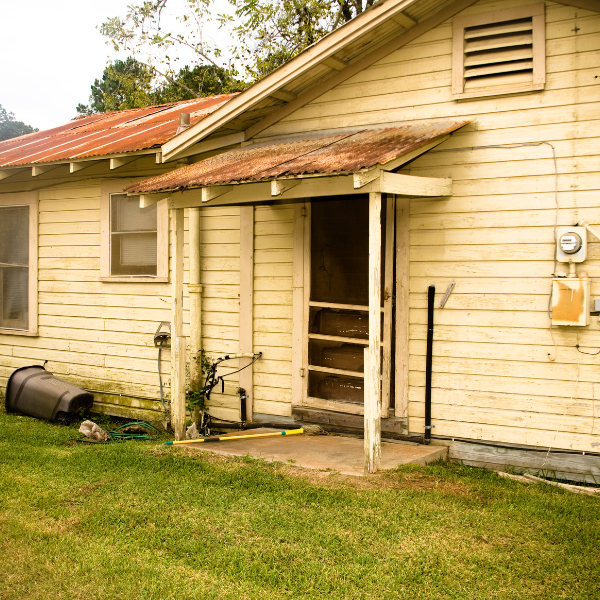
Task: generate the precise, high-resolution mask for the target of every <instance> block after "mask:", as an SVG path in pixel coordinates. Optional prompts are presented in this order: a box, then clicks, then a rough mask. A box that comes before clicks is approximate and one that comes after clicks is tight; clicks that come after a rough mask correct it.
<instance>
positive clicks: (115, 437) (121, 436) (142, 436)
mask: <svg viewBox="0 0 600 600" xmlns="http://www.w3.org/2000/svg"><path fill="white" fill-rule="evenodd" d="M135 426H137V427H143V428H144V429H152V430H154V431H158V429H156V427H154V426H153V425H150V423H146V421H133V422H131V423H125V424H124V425H120V426H119V427H117V428H116V429H113V430H111V431H106V430H104V431H106V434H107V435H108V438H109V439H108V440H106V441H105V442H97V441H96V440H77V441H76V443H77V444H116V443H117V442H127V441H129V440H137V441H142V440H151V439H152V436H150V435H148V434H147V433H123V432H121V429H125V428H126V427H135Z"/></svg>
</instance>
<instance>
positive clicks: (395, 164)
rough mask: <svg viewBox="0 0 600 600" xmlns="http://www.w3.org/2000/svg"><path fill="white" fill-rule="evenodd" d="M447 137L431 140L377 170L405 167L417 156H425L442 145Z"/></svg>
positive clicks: (393, 169)
mask: <svg viewBox="0 0 600 600" xmlns="http://www.w3.org/2000/svg"><path fill="white" fill-rule="evenodd" d="M449 137H450V135H443V136H442V137H439V138H437V139H435V140H433V141H432V142H429V143H428V144H425V145H424V146H421V147H420V148H417V149H416V150H413V151H412V152H408V153H407V154H403V155H402V156H399V157H398V158H395V159H394V160H390V161H389V162H386V163H384V164H382V165H379V168H380V169H381V170H383V171H395V170H396V169H397V168H398V167H401V166H402V165H405V164H406V163H409V162H410V161H411V160H414V159H415V158H417V156H421V154H425V153H426V152H429V151H430V150H431V149H432V148H435V147H436V146H439V145H440V144H443V143H444V142H445V141H446V140H447V139H448V138H449Z"/></svg>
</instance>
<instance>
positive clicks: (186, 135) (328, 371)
mask: <svg viewBox="0 0 600 600" xmlns="http://www.w3.org/2000/svg"><path fill="white" fill-rule="evenodd" d="M599 9H600V6H599V3H598V2H597V1H596V0H563V1H562V2H560V3H558V2H550V1H547V2H537V3H536V2H532V3H531V4H525V5H524V4H523V3H518V2H514V1H513V0H492V1H490V0H453V1H450V2H442V1H438V0H386V1H383V2H380V3H378V4H377V5H375V6H374V7H372V8H371V9H370V10H368V11H366V12H365V13H364V14H362V15H360V16H359V17H357V18H356V19H355V20H353V21H351V22H350V23H348V24H346V25H345V26H344V27H342V28H340V29H339V30H337V31H336V32H333V33H332V34H330V35H328V36H326V37H325V38H323V39H322V40H320V41H319V42H318V43H316V44H314V45H313V46H311V47H310V48H308V49H307V50H305V51H304V52H303V53H301V54H300V55H299V56H297V57H296V58H294V59H293V60H292V61H290V62H289V63H288V64H286V65H284V66H282V67H281V68H279V69H278V70H277V71H275V72H273V73H272V74H270V75H269V76H267V77H265V78H264V79H263V80H261V81H259V82H258V83H256V84H255V85H254V86H252V87H251V88H249V89H248V90H246V91H244V92H242V93H240V94H239V95H236V96H234V97H232V98H230V99H229V100H228V101H227V102H225V103H223V104H221V105H219V106H218V107H216V108H215V110H214V111H212V112H210V114H208V115H207V116H205V117H204V118H203V119H202V120H200V121H198V122H196V123H194V124H192V125H191V126H190V127H189V128H187V129H185V130H184V131H182V132H180V133H179V134H178V135H176V136H174V137H173V136H171V137H170V139H168V140H164V141H161V142H159V143H161V144H162V145H161V147H160V149H157V148H156V147H155V146H153V148H154V149H153V152H154V154H156V153H157V151H158V150H160V153H161V155H160V164H158V165H156V164H152V165H148V164H146V165H144V167H143V168H142V167H141V166H140V168H139V169H137V170H136V171H135V172H127V173H126V174H127V176H128V177H136V178H137V179H138V181H136V182H128V181H125V178H123V179H122V180H121V181H119V182H117V183H118V184H119V186H117V187H114V188H109V187H108V184H107V183H106V184H104V183H103V179H102V177H100V176H96V174H95V173H94V177H92V172H91V171H90V172H89V173H90V175H89V177H88V178H87V179H86V178H84V177H83V174H82V175H81V176H80V177H77V171H75V172H74V173H71V174H69V173H65V174H64V176H62V177H63V178H62V179H61V180H60V181H59V180H58V179H57V176H58V173H57V175H56V176H55V179H53V180H48V182H47V184H46V185H43V180H42V179H39V180H36V179H34V178H33V176H34V175H35V176H36V177H37V176H39V177H43V176H44V174H43V173H41V172H40V169H42V170H43V169H44V166H43V165H42V163H40V164H39V165H38V164H34V161H33V160H29V159H26V160H28V161H29V162H23V163H20V164H21V165H23V166H22V167H21V169H22V173H23V174H21V175H14V176H10V177H7V178H6V179H5V180H2V181H0V192H1V194H0V205H2V204H4V205H8V204H10V205H15V204H18V205H20V206H22V205H26V203H27V202H35V198H33V197H32V196H31V192H30V190H33V189H34V188H35V189H37V190H39V191H38V192H37V193H38V198H39V227H40V236H39V258H38V262H39V265H38V267H39V273H40V276H39V291H38V303H37V307H38V310H39V314H40V327H39V332H38V333H40V334H41V335H39V336H37V337H35V336H33V335H32V336H31V337H27V336H25V335H12V336H11V335H8V334H2V336H1V337H0V344H2V346H1V348H2V352H1V354H2V358H1V360H2V371H1V375H2V377H4V378H5V377H6V376H7V375H8V374H9V373H10V371H11V369H13V368H15V367H17V366H22V365H23V364H28V363H30V362H32V361H41V360H45V359H49V360H50V364H49V367H50V368H51V369H52V370H54V372H56V373H57V374H63V375H66V376H69V377H71V379H72V380H73V381H75V382H78V383H80V384H81V385H84V387H88V388H90V389H96V390H97V391H99V392H104V393H102V394H99V395H98V407H99V408H101V409H103V410H107V411H110V412H113V413H115V414H128V415H131V416H134V415H135V416H142V415H144V416H145V417H149V415H151V413H152V411H154V412H155V414H160V407H161V405H160V403H159V402H157V397H158V395H157V394H158V389H157V379H158V377H157V374H156V370H155V368H154V363H155V360H156V356H155V354H156V351H155V348H154V347H153V344H152V339H151V338H152V333H153V329H154V328H155V327H156V326H157V325H158V323H159V322H160V321H170V322H171V327H172V336H173V338H172V344H173V349H172V356H171V357H170V358H171V360H170V364H171V375H170V379H171V388H170V389H171V397H170V400H171V407H172V409H173V415H172V423H173V426H174V428H175V431H176V433H177V435H179V436H181V435H182V432H183V429H182V428H183V423H184V414H183V408H182V407H183V406H184V402H185V387H186V386H185V378H186V364H187V363H188V362H189V361H190V355H191V356H195V355H196V354H197V352H198V351H199V350H200V349H201V348H202V349H204V350H205V351H207V352H208V353H209V354H211V355H215V356H216V355H219V354H221V353H227V352H232V353H238V352H241V353H246V354H251V353H253V352H262V357H261V358H260V360H258V361H257V362H255V363H254V364H253V365H251V366H250V367H248V368H247V369H244V370H243V371H241V372H239V373H238V374H233V373H232V377H231V378H230V379H229V383H228V384H227V385H226V386H225V390H224V391H225V393H224V394H216V393H215V394H214V395H213V396H212V398H211V413H213V414H215V415H216V416H218V417H221V418H226V419H232V420H237V419H239V416H240V407H239V398H238V395H237V389H238V387H242V388H244V389H245V390H246V392H247V406H246V410H247V414H248V415H249V416H250V417H251V418H254V419H262V418H263V417H264V416H268V417H269V416H270V417H271V418H272V417H273V416H274V415H275V416H278V417H279V418H290V417H293V418H296V419H301V420H302V419H305V420H312V421H316V422H318V421H319V420H321V421H328V422H331V423H343V424H345V425H353V424H354V425H356V424H358V426H360V425H361V423H362V418H363V413H364V412H365V410H366V411H367V412H368V414H367V418H366V422H367V423H369V424H375V423H377V422H378V413H379V412H381V417H383V418H382V420H381V428H382V430H383V431H384V432H385V431H386V430H391V431H395V432H401V433H404V434H406V435H421V436H422V435H423V434H424V433H426V434H428V435H431V437H432V440H433V442H434V443H442V444H447V445H448V446H449V447H450V453H451V456H453V457H454V458H456V459H459V460H464V461H466V462H468V463H470V464H476V465H489V466H495V465H504V464H512V465H514V466H522V467H529V468H537V469H545V470H551V471H553V472H555V473H557V474H559V475H561V476H565V477H581V478H587V479H589V480H592V479H593V478H597V477H598V476H599V475H600V461H599V459H598V452H599V450H598V449H599V448H600V437H599V435H598V433H597V424H596V422H595V421H596V412H597V411H596V406H595V401H596V398H595V397H596V395H597V393H598V392H596V388H595V385H597V384H598V380H599V377H600V376H599V375H598V373H599V370H598V365H599V364H600V355H597V354H596V353H597V352H598V348H600V325H599V324H598V319H596V318H595V315H592V314H591V313H593V312H596V311H595V310H594V309H595V303H594V302H593V300H594V297H595V295H596V294H598V293H599V292H600V287H598V282H597V278H598V277H599V276H600V262H599V261H598V257H597V255H598V248H599V246H598V240H597V239H596V237H595V235H594V225H595V224H598V223H600V202H599V200H598V198H599V196H598V192H599V189H600V176H599V175H600V173H599V171H600V168H599V163H598V156H597V154H598V151H597V148H598V135H597V133H596V132H597V126H598V121H599V119H600V104H599V102H598V100H599V99H600V87H599V86H600V77H599V73H600V35H599V29H600V16H599V15H598V11H599ZM23 139H27V138H23ZM2 148H3V146H2V145H0V164H3V163H4V159H3V154H2ZM107 156H108V155H104V156H103V158H104V159H105V161H106V158H107ZM115 158H117V157H115ZM69 160H70V161H71V163H72V164H77V161H76V160H75V159H73V158H72V157H65V158H63V162H64V163H65V164H67V163H68V161H69ZM185 162H187V163H189V164H185ZM178 163H179V164H178ZM182 163H183V164H182ZM25 167H26V169H27V171H26V172H25ZM175 167H178V168H175ZM61 168H63V169H64V170H65V171H66V167H61ZM1 169H3V170H2V171H0V173H1V175H0V176H4V175H5V174H6V173H11V172H12V170H11V169H8V168H7V167H4V166H3V167H1ZM4 169H6V170H4ZM36 169H38V174H36ZM146 169H147V170H148V172H144V171H145V170H146ZM151 169H153V170H154V171H153V172H149V171H150V170H151ZM57 170H58V167H57ZM40 173H41V174H40ZM51 173H52V172H49V173H48V177H50V174H51ZM73 175H75V176H76V178H73V179H71V177H73ZM124 175H125V172H124ZM17 177H20V178H21V179H19V180H18V181H17ZM140 179H143V180H140ZM11 180H13V181H14V183H11ZM34 181H35V182H36V184H35V185H34V184H33V183H32V182H34ZM37 182H39V183H37ZM71 182H73V183H71ZM83 182H85V184H84V183H83ZM111 185H112V184H111ZM27 186H28V187H27ZM92 188H93V189H94V190H95V191H94V192H92V191H91V189H92ZM123 190H125V191H126V192H127V193H128V194H129V196H124V195H122V192H123ZM111 192H112V193H115V194H118V198H121V199H122V201H123V202H129V203H130V204H131V206H132V207H133V206H137V207H140V208H139V210H140V211H141V210H142V208H141V207H146V209H148V208H151V207H156V214H157V215H159V214H161V213H162V214H163V215H164V217H162V218H163V221H162V222H161V223H162V224H161V225H160V226H157V239H159V238H160V240H161V241H159V242H158V246H157V257H158V258H157V264H158V263H160V264H161V265H162V271H161V274H162V277H161V276H160V275H159V273H158V271H157V272H156V273H152V274H149V273H145V274H143V273H142V274H140V275H139V279H138V280H136V281H135V282H134V281H132V280H131V279H129V280H128V281H121V280H120V279H121V277H120V276H119V274H118V272H117V271H115V270H114V269H113V267H114V264H116V263H114V264H113V261H115V260H116V258H114V256H112V255H111V252H113V251H112V250H110V248H114V247H115V245H114V244H113V245H111V244H110V239H111V236H113V237H118V235H119V234H121V233H122V232H119V231H113V230H112V229H110V227H111V225H110V223H112V221H111V220H110V218H109V214H108V212H107V211H108V208H107V207H108V206H109V205H110V202H111V201H110V200H104V204H102V201H101V197H104V198H109V197H110V196H109V195H110V193H111ZM27 193H29V194H30V195H29V196H27ZM17 194H18V196H17ZM88 196H90V199H89V200H88V199H87V197H88ZM92 197H93V198H92ZM21 198H22V200H20V199H21ZM27 198H30V200H27ZM125 198H128V199H129V200H125ZM120 201H121V200H119V202H120ZM50 202H56V203H57V204H56V205H52V206H56V210H50V209H48V210H45V209H44V203H46V206H48V207H50V206H51V204H50ZM94 202H95V204H94ZM107 202H108V204H107ZM61 203H62V204H61ZM88 203H89V204H88ZM100 205H102V206H104V207H105V208H104V209H103V210H104V213H102V210H100V211H99V208H98V207H99V206H100ZM74 207H77V208H74ZM86 211H88V212H87V213H86ZM90 211H95V213H94V214H93V215H92V214H91V213H90ZM46 212H48V213H50V212H52V213H54V212H57V213H60V215H57V216H58V218H59V219H64V220H62V221H56V220H52V219H53V218H56V217H53V215H46ZM167 212H168V213H170V215H171V217H170V221H169V223H170V232H171V234H170V237H169V239H168V243H169V244H170V246H171V253H170V266H168V265H167V262H166V258H167V252H166V244H167V237H168V236H167V229H168V228H167V216H166V215H167ZM102 214H104V217H102ZM160 218H161V217H157V219H159V221H160ZM46 219H51V220H49V221H47V220H46ZM67 219H68V220H67ZM86 219H91V221H88V220H86ZM90 223H92V226H90ZM103 223H104V224H105V225H104V226H102V224H103ZM56 224H61V225H60V226H58V227H57V226H56ZM107 224H108V225H107ZM586 225H587V226H588V227H587V228H586ZM34 227H35V225H34V224H33V223H32V224H31V225H30V231H33V229H34ZM562 227H564V228H566V229H564V230H563V229H561V228H562ZM598 229H600V227H598ZM159 230H160V232H162V233H161V234H160V235H159V234H158V231H159ZM144 231H146V230H144ZM186 233H187V238H186ZM13 235H14V234H13ZM78 235H79V237H78V238H77V237H76V236H78ZM49 236H56V237H55V238H52V239H49ZM86 236H88V237H86ZM91 236H96V237H95V239H96V242H95V244H94V245H90V244H89V242H87V245H85V241H84V240H85V239H91ZM30 239H31V238H30ZM33 239H36V238H35V237H34V238H33ZM77 239H79V240H81V241H80V242H79V243H80V246H76V245H75V240H77ZM63 240H64V241H63ZM103 240H104V242H103ZM557 240H558V241H559V242H560V243H559V244H557V243H556V242H557ZM121 243H122V242H121ZM557 246H558V248H557ZM74 248H79V250H76V251H75V250H73V249H74ZM103 248H104V250H103ZM161 248H162V249H161ZM34 250H35V248H33V247H32V249H31V252H30V255H29V260H30V261H31V260H33V256H34V255H35V252H34ZM94 252H95V254H94ZM119 252H120V251H119ZM86 253H89V256H88V254H86ZM134 254H135V253H134ZM71 255H72V256H71ZM136 256H139V252H138V254H137V255H136ZM161 261H162V262H161ZM580 261H583V264H579V262H580ZM117 262H118V261H117ZM35 268H36V267H35V265H32V266H30V271H29V273H30V274H31V277H30V280H29V281H30V285H31V286H32V287H31V292H30V296H29V299H30V301H32V302H33V300H32V298H34V293H35V289H34V285H33V283H31V282H32V281H35ZM157 268H158V267H157ZM103 269H104V274H103ZM117 270H118V269H117ZM568 274H571V275H573V276H572V277H567V275H568ZM127 277H131V275H127ZM152 278H154V279H152ZM452 284H453V285H452ZM433 286H435V296H433V295H432V294H433ZM551 290H552V295H551V294H550V292H551ZM429 296H432V299H433V300H434V302H435V310H428V297H429ZM441 304H443V308H442V307H441V306H440V305H441ZM34 310H35V306H34V305H33V304H32V308H31V309H30V312H32V311H34ZM431 312H433V338H432V339H433V341H432V344H428V314H429V313H431ZM429 324H431V321H429ZM21 332H22V333H35V332H34V331H33V330H32V331H30V332H27V331H25V329H24V328H23V329H22V330H21ZM74 332H75V333H74ZM86 336H87V337H86ZM430 339H431V337H430ZM428 347H429V348H432V352H431V353H430V354H429V356H430V360H428ZM365 349H366V350H367V352H366V353H365V352H364V350H365ZM165 356H167V355H165ZM378 357H379V358H378ZM365 359H366V363H365ZM250 360H251V359H250V358H242V359H239V366H244V365H245V364H248V362H249V361H250ZM53 361H55V363H56V366H55V363H53ZM77 361H80V362H77ZM85 361H87V362H85ZM428 365H430V368H428ZM190 366H191V369H192V377H197V374H196V373H195V372H194V369H195V367H194V361H191V363H190ZM233 370H235V369H234V368H231V369H230V370H229V372H231V371H233ZM225 372H228V371H227V370H225ZM164 376H165V377H166V378H168V377H169V375H168V374H167V373H166V372H165V373H164ZM429 383H430V385H429ZM94 386H97V387H95V388H94ZM99 388H100V389H99ZM119 394H120V395H119ZM427 397H430V399H431V404H430V406H429V404H428V403H427V402H426V398H427ZM157 409H158V411H157ZM429 410H430V411H431V415H430V416H431V421H429V415H428V414H427V413H428V411H429ZM369 411H374V414H371V413H370V412H369ZM369 427H370V425H369ZM426 428H427V429H426ZM365 435H366V437H367V440H368V441H369V440H371V442H372V444H371V449H372V453H371V455H370V456H371V459H372V460H373V461H374V463H375V462H376V447H377V436H378V431H377V427H376V426H375V425H374V426H373V429H369V428H367V429H366V430H365Z"/></svg>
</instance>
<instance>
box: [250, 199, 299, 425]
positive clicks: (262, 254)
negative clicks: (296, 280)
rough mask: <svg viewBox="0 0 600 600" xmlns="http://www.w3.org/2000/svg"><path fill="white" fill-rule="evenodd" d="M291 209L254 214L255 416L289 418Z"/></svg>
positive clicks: (267, 208) (261, 209)
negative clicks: (259, 356)
mask: <svg viewBox="0 0 600 600" xmlns="http://www.w3.org/2000/svg"><path fill="white" fill-rule="evenodd" d="M293 218H294V211H293V207H292V206H287V205H286V206H265V207H257V208H256V209H255V211H254V351H255V352H262V353H263V357H262V358H261V360H259V361H258V362H257V363H256V364H255V365H254V411H255V412H257V413H267V414H272V415H282V416H290V415H291V389H292V362H291V361H292V262H293V255H292V252H293V251H292V246H293Z"/></svg>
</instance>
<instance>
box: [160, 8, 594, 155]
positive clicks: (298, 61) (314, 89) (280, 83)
mask: <svg viewBox="0 0 600 600" xmlns="http://www.w3.org/2000/svg"><path fill="white" fill-rule="evenodd" d="M477 1H478V0H453V1H451V2H448V1H446V2H444V1H443V0H438V1H437V2H433V3H432V2H431V0H386V1H383V2H380V3H378V4H376V5H375V6H373V7H372V8H371V9H369V10H367V11H365V12H364V13H363V14H361V15H359V16H358V17H356V18H355V19H353V20H352V21H350V22H349V23H347V24H346V25H344V26H343V27H341V28H340V29H338V30H336V31H334V32H332V33H330V34H329V35H327V36H325V37H324V38H322V39H321V40H319V41H318V42H316V43H315V44H313V45H312V46H310V47H309V48H307V49H306V50H305V51H304V52H302V53H301V54H299V55H298V56H296V57H295V58H294V59H292V60H291V61H290V62H289V63H287V64H285V65H283V66H281V67H280V68H279V69H277V70H275V71H273V72H272V73H271V74H269V75H268V76H267V77H265V78H264V79H262V80H261V81H259V82H257V83H256V84H254V85H253V86H252V87H250V88H248V89H247V90H245V91H244V92H242V93H241V94H239V96H237V97H236V98H234V99H232V100H231V101H229V102H228V103H227V104H226V105H224V106H222V107H221V108H219V109H218V110H217V111H215V112H214V113H213V114H212V115H210V116H209V117H208V118H206V119H204V120H203V121H202V123H200V124H198V125H196V126H194V127H191V128H190V129H189V130H187V131H186V132H184V133H182V134H181V135H179V136H177V137H176V138H174V139H172V140H170V141H169V142H167V143H166V144H165V145H164V146H163V148H162V151H163V161H168V160H171V159H173V158H175V157H177V156H188V155H190V154H194V153H195V154H197V153H199V152H204V151H209V150H214V149H217V148H222V147H225V146H230V145H232V144H239V143H240V142H243V141H246V140H249V139H251V138H253V137H254V136H256V135H258V134H259V133H261V132H262V131H264V130H266V129H267V128H268V127H270V126H271V125H273V124H274V123H277V122H278V121H280V120H281V119H283V118H285V117H286V116H288V115H290V114H291V113H293V112H295V111H296V110H298V109H300V108H301V107H303V106H305V105H306V104H308V103H309V102H311V101H313V100H315V99H316V98H318V97H319V96H321V95H322V94H324V93H325V92H327V91H329V90H330V89H332V88H334V87H336V86H338V85H340V84H341V83H343V82H345V81H347V80H348V79H349V78H350V77H353V76H354V75H356V74H357V73H359V72H360V71H362V70H364V69H366V68H368V67H369V66H371V65H372V64H374V63H376V62H377V61H379V60H381V59H382V58H385V57H386V56H387V55H389V54H391V53H392V52H394V51H396V50H398V49H400V48H402V47H403V46H406V45H407V44H409V43H410V42H412V41H413V40H415V39H417V38H418V37H419V36H421V35H423V34H425V33H427V32H428V31H430V30H431V29H433V28H435V27H437V26H438V25H440V24H441V23H443V22H444V21H446V20H448V19H450V18H452V17H453V16H455V15H456V14H458V13H460V12H461V11H463V10H465V9H466V8H468V7H469V6H471V5H472V4H475V3H476V2H477ZM560 3H561V4H565V5H570V6H575V7H577V8H583V9H586V10H593V11H600V0H562V1H561V2H560ZM386 24H387V29H386ZM392 24H395V26H393V27H392ZM357 45H358V46H360V45H362V46H361V47H364V48H366V49H365V50H364V51H362V52H358V53H357V52H354V53H353V52H352V48H353V47H354V48H356V47H357ZM345 53H346V54H345ZM348 53H349V54H348ZM340 57H341V58H343V59H345V60H340ZM348 58H349V60H348ZM307 80H308V81H309V83H308V84H307V83H306V81H307ZM296 84H298V85H299V86H300V87H299V88H296V87H295V86H296ZM237 121H239V122H237ZM232 122H235V124H234V125H235V126H234V127H231V126H230V124H231V123H232ZM240 129H242V131H240ZM236 130H237V131H236ZM234 132H235V133H234ZM202 140H206V141H205V142H204V143H203V144H201V145H200V146H199V147H198V149H192V148H191V147H192V146H194V145H195V144H197V143H198V142H200V141H202Z"/></svg>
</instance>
